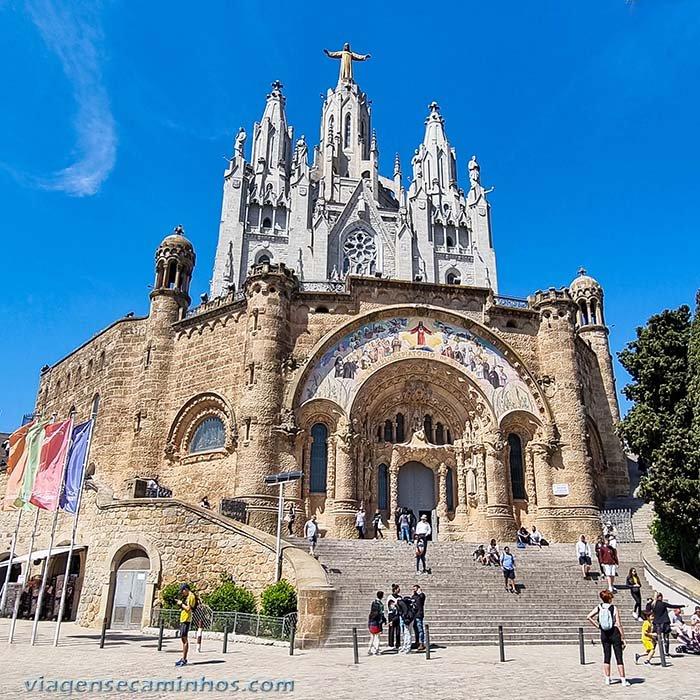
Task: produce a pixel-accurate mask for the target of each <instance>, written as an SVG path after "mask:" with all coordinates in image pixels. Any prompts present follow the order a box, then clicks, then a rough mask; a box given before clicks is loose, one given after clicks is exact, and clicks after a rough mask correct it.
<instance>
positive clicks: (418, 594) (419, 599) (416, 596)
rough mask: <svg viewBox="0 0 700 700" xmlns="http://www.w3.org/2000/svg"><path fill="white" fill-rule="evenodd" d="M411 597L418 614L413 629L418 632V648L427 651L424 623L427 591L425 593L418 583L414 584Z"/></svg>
mask: <svg viewBox="0 0 700 700" xmlns="http://www.w3.org/2000/svg"><path fill="white" fill-rule="evenodd" d="M411 598H412V599H413V606H414V608H415V611H416V616H415V618H414V620H413V629H414V631H415V633H416V649H417V650H418V651H425V626H424V624H423V618H424V617H425V593H423V591H422V589H421V587H420V586H419V585H418V584H416V585H415V586H413V595H412V596H411ZM409 637H410V635H409Z"/></svg>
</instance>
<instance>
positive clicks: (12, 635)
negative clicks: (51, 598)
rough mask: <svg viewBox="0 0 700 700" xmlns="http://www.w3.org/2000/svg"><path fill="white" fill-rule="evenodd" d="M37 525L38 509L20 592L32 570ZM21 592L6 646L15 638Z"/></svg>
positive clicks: (16, 602) (16, 599)
mask: <svg viewBox="0 0 700 700" xmlns="http://www.w3.org/2000/svg"><path fill="white" fill-rule="evenodd" d="M38 524H39V509H38V508H37V509H36V512H35V513H34V525H33V526H32V535H31V537H30V539H29V554H28V555H27V570H26V572H25V574H24V582H23V583H22V591H23V590H24V587H25V586H26V585H27V584H28V583H29V578H30V577H29V574H30V573H31V570H32V552H33V551H34V540H35V538H36V528H37V525H38ZM22 591H20V594H19V595H18V596H17V597H16V598H15V607H14V610H13V611H12V622H11V623H10V636H9V637H8V639H7V643H8V644H12V640H13V639H14V636H15V625H16V624H17V614H18V613H19V603H20V598H21V597H22ZM29 609H30V610H31V609H32V608H31V603H30V605H29Z"/></svg>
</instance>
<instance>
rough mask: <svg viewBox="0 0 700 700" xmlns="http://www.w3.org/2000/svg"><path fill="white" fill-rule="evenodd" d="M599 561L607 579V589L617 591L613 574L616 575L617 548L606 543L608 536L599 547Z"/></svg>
mask: <svg viewBox="0 0 700 700" xmlns="http://www.w3.org/2000/svg"><path fill="white" fill-rule="evenodd" d="M599 556H600V563H601V564H602V565H603V573H604V574H605V578H606V579H607V580H608V590H609V591H610V592H611V593H617V588H615V576H617V566H618V563H619V561H618V558H617V550H616V549H615V548H614V547H611V546H610V545H609V544H608V538H607V537H606V538H605V542H604V543H603V545H602V547H601V548H600V552H599Z"/></svg>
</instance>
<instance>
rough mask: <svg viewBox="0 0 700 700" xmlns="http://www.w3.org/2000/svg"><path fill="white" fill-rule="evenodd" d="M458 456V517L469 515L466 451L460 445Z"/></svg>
mask: <svg viewBox="0 0 700 700" xmlns="http://www.w3.org/2000/svg"><path fill="white" fill-rule="evenodd" d="M455 452H456V456H457V508H456V509H455V512H456V513H457V515H466V514H467V469H466V467H465V465H464V450H463V448H462V446H461V445H459V446H458V447H457V448H456V450H455Z"/></svg>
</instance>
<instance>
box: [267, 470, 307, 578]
mask: <svg viewBox="0 0 700 700" xmlns="http://www.w3.org/2000/svg"><path fill="white" fill-rule="evenodd" d="M302 476H304V472H282V473H281V474H273V475H272V476H266V477H265V483H266V484H267V485H268V486H274V485H278V486H279V487H280V492H279V504H278V508H277V557H276V559H275V562H276V563H275V581H279V580H280V579H281V578H282V518H283V516H284V485H285V484H289V483H291V482H292V481H299V479H301V477H302Z"/></svg>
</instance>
